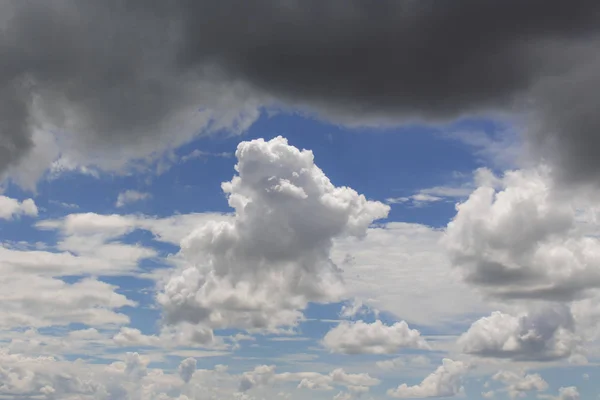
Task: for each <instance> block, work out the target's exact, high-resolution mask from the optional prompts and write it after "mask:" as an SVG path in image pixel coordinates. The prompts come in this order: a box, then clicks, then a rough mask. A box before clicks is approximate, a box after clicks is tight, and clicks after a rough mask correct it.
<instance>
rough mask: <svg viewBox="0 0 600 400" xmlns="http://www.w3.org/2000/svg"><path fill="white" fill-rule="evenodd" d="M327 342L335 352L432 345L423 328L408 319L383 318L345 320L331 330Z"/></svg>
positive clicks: (376, 351)
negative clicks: (388, 320) (386, 320)
mask: <svg viewBox="0 0 600 400" xmlns="http://www.w3.org/2000/svg"><path fill="white" fill-rule="evenodd" d="M323 344H324V345H325V347H327V348H328V349H329V350H331V351H332V352H335V353H344V354H391V353H396V352H398V351H399V350H400V349H402V348H415V349H428V348H429V346H428V345H427V343H426V341H425V339H423V338H422V337H421V334H420V333H419V331H418V330H416V329H410V328H409V327H408V324H407V323H406V322H405V321H401V322H396V323H395V324H393V325H391V326H387V325H384V324H383V323H382V322H381V321H379V320H377V321H375V322H373V323H370V324H369V323H365V322H363V321H356V322H347V321H342V322H341V323H340V324H339V325H337V326H336V327H335V328H333V329H331V330H330V331H329V332H327V334H326V335H325V337H324V338H323Z"/></svg>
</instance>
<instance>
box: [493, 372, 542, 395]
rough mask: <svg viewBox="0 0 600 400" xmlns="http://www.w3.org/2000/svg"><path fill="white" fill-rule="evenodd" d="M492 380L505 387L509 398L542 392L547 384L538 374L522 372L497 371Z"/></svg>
mask: <svg viewBox="0 0 600 400" xmlns="http://www.w3.org/2000/svg"><path fill="white" fill-rule="evenodd" d="M493 379H494V380H496V381H499V382H502V383H504V384H505V385H506V391H507V392H508V395H509V396H510V398H512V399H514V398H517V397H523V396H524V395H526V394H527V392H531V391H538V392H543V391H544V390H546V389H548V383H547V382H546V381H545V380H544V379H543V378H542V377H541V376H540V375H539V374H527V373H525V372H524V371H519V372H515V371H499V372H498V373H496V374H495V375H494V376H493Z"/></svg>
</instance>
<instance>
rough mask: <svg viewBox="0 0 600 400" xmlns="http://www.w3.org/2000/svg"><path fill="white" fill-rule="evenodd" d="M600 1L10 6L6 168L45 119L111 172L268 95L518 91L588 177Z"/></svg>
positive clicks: (467, 99) (456, 99) (359, 99)
mask: <svg viewBox="0 0 600 400" xmlns="http://www.w3.org/2000/svg"><path fill="white" fill-rule="evenodd" d="M599 8H600V6H599V5H598V3H597V2H596V1H594V0H577V1H572V2H569V3H568V4H567V3H564V2H563V1H560V0H551V1H548V0H534V1H528V2H522V1H519V0H508V1H504V2H502V4H499V3H498V2H495V1H473V0H461V1H458V2H452V3H449V4H445V5H444V6H442V7H440V6H438V5H437V3H436V2H434V1H432V0H425V1H405V2H397V1H392V0H390V1H388V0H386V1H378V2H372V1H368V0H353V1H350V2H348V1H342V0H334V1H329V2H326V3H324V2H321V1H317V0H311V1H309V2H308V3H307V2H305V1H303V2H298V1H286V2H285V3H281V2H279V1H274V0H260V1H258V2H256V3H253V4H252V6H250V5H249V4H247V3H245V2H242V1H239V0H227V1H223V2H219V4H218V5H215V4H214V2H211V1H207V0H203V1H188V0H177V1H173V2H168V3H156V4H151V5H148V4H147V2H143V1H139V0H135V1H132V2H128V3H127V6H125V5H123V3H122V2H120V1H117V0H108V1H103V2H100V3H98V2H94V1H89V0H87V1H83V2H82V1H66V2H43V3H40V2H35V1H19V0H10V1H5V2H3V3H2V8H1V9H0V14H2V15H3V17H2V23H3V26H4V27H5V29H4V35H3V38H2V41H1V42H0V51H1V53H2V54H3V60H5V61H4V62H3V63H2V65H0V87H2V89H3V90H2V96H1V97H0V105H1V107H0V109H1V110H2V115H1V118H0V120H1V121H2V125H1V126H0V132H1V133H0V135H2V136H1V139H2V140H0V143H2V145H1V147H0V149H1V151H0V160H2V161H1V164H0V171H2V172H5V171H6V169H7V168H9V167H11V166H14V165H17V164H20V163H21V164H22V165H26V164H29V163H27V162H24V160H25V157H26V156H27V155H28V154H29V155H31V154H32V153H34V152H35V151H36V150H40V149H42V148H49V147H48V146H46V145H45V142H43V141H40V140H38V138H37V137H36V135H35V134H34V132H36V130H39V129H43V130H44V131H46V132H49V131H52V132H57V134H58V135H60V136H61V137H60V140H58V142H60V143H61V149H60V151H58V152H57V151H56V149H54V150H53V152H55V155H58V154H61V153H62V155H61V157H67V158H68V159H70V160H73V162H75V163H80V164H81V163H84V164H85V163H96V164H100V165H102V166H103V167H104V168H115V167H118V166H122V165H123V164H125V163H126V162H127V161H128V160H131V159H132V158H137V157H144V156H148V155H151V154H155V153H156V152H160V150H161V149H164V148H165V147H170V146H176V145H178V144H181V143H183V142H185V141H187V140H189V139H190V138H191V137H193V136H194V135H195V134H197V133H198V132H199V131H201V132H206V131H214V130H218V129H220V128H227V129H230V130H233V131H242V130H244V129H245V128H247V127H248V126H249V125H250V124H251V123H252V122H253V121H254V120H255V119H256V118H257V116H258V114H259V109H260V107H261V106H264V105H271V104H278V105H280V104H283V105H284V106H295V107H297V108H303V109H308V110H311V111H315V112H316V113H317V114H319V115H322V116H325V117H327V118H333V119H336V120H338V121H345V122H350V123H378V124H381V123H386V122H390V121H397V120H399V119H414V118H419V119H426V120H431V119H433V120H439V119H442V118H453V117H457V116H460V115H464V114H467V113H476V112H482V111H488V110H498V109H499V110H504V111H512V108H513V106H514V105H515V102H517V104H518V103H519V102H521V103H523V104H526V105H527V107H526V108H530V109H531V110H532V112H531V113H530V115H529V117H530V118H529V119H530V120H531V122H532V123H531V124H530V125H529V127H528V129H527V132H528V136H529V137H530V139H531V140H532V141H533V142H532V143H535V144H536V146H535V148H536V149H541V152H542V154H543V155H549V156H551V157H553V158H554V159H555V160H556V161H557V164H558V165H560V166H561V171H563V172H564V176H565V177H569V178H575V179H577V180H582V179H592V180H594V179H595V176H596V175H597V172H598V169H599V166H600V162H599V161H598V158H597V157H596V154H595V152H594V150H593V149H595V148H596V147H597V146H595V143H596V142H597V137H598V135H597V132H598V126H599V121H598V119H597V115H596V114H597V113H596V112H595V110H596V109H597V108H598V102H599V99H600V98H599V96H597V93H598V92H599V91H598V90H597V89H598V85H599V84H600V79H599V76H598V73H597V71H598V70H599V68H598V64H599V57H598V56H597V51H596V50H597V48H598V31H599V28H598V26H600V24H599V23H598V22H599V18H600V17H598V15H599V13H598V10H599ZM134 27H135V28H134ZM224 32H225V33H224ZM340 65H343V68H340ZM572 99H576V101H573V100H572ZM532 147H533V146H532ZM555 151H556V152H557V153H558V154H557V155H556V154H554V153H555ZM42 159H44V158H43V157H36V159H35V161H36V162H38V163H39V160H42ZM34 169H35V168H34Z"/></svg>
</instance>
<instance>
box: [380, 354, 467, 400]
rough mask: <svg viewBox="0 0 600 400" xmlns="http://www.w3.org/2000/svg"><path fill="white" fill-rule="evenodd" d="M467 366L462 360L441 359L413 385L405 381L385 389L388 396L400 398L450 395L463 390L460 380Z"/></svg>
mask: <svg viewBox="0 0 600 400" xmlns="http://www.w3.org/2000/svg"><path fill="white" fill-rule="evenodd" d="M467 370H468V366H467V364H465V363H464V362H461V361H454V360H451V359H448V358H446V359H444V360H442V365H440V366H439V367H438V368H437V369H436V370H435V371H434V372H432V373H431V374H430V375H429V376H427V377H426V378H425V379H423V381H422V382H421V383H420V384H418V385H414V386H408V385H407V384H406V383H403V384H402V385H400V386H398V387H397V388H395V389H390V390H388V391H387V394H388V396H391V397H396V398H401V399H417V398H427V397H451V396H456V395H457V394H459V393H462V392H463V390H464V389H463V386H462V380H463V376H464V375H465V374H466V373H467Z"/></svg>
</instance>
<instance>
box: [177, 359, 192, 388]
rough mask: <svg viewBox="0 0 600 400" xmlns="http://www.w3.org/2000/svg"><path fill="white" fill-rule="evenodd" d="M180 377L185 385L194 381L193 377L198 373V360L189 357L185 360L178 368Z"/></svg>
mask: <svg viewBox="0 0 600 400" xmlns="http://www.w3.org/2000/svg"><path fill="white" fill-rule="evenodd" d="M177 371H178V372H179V376H180V377H181V379H183V381H184V382H185V383H188V382H189V381H190V379H192V375H194V372H196V359H195V358H192V357H189V358H186V359H185V360H183V361H182V362H181V363H180V364H179V367H178V368H177Z"/></svg>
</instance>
